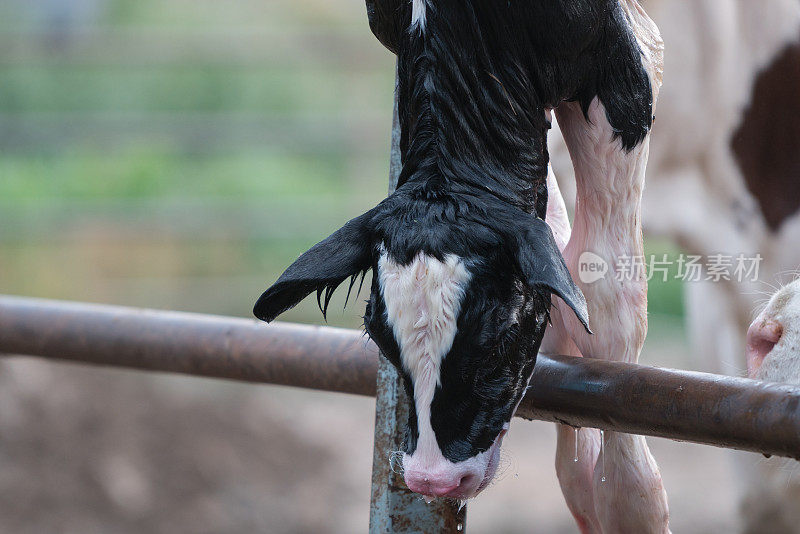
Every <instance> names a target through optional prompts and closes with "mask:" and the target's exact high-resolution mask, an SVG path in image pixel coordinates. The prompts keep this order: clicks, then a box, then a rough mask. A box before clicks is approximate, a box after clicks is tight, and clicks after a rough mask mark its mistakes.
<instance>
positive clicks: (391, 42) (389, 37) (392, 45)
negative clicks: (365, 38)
mask: <svg viewBox="0 0 800 534" xmlns="http://www.w3.org/2000/svg"><path fill="white" fill-rule="evenodd" d="M405 1H406V2H408V3H409V4H410V3H411V2H410V0H405ZM366 3H367V18H368V19H369V27H370V29H371V30H372V33H373V34H375V37H377V38H378V40H379V41H380V42H381V43H383V46H385V47H386V48H388V49H389V50H390V51H392V52H394V53H395V54H397V47H398V45H399V41H400V34H401V33H402V31H403V30H402V29H401V28H402V25H403V16H404V11H403V0H366Z"/></svg>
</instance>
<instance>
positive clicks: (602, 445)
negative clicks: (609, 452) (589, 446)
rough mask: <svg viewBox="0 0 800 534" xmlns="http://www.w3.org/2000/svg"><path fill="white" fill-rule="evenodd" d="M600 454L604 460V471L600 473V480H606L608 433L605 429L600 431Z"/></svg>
mask: <svg viewBox="0 0 800 534" xmlns="http://www.w3.org/2000/svg"><path fill="white" fill-rule="evenodd" d="M600 456H602V461H603V464H602V465H603V471H602V472H601V473H600V482H605V481H606V433H605V431H604V430H601V431H600Z"/></svg>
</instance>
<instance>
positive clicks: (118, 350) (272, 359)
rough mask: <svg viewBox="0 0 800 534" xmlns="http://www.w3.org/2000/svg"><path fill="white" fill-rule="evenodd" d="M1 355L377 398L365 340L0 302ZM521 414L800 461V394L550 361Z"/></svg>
mask: <svg viewBox="0 0 800 534" xmlns="http://www.w3.org/2000/svg"><path fill="white" fill-rule="evenodd" d="M0 353H2V354H6V355H31V356H39V357H44V358H50V359H57V360H71V361H76V362H84V363H90V364H98V365H111V366H119V367H129V368H136V369H145V370H151V371H165V372H173V373H184V374H191V375H198V376H206V377H216V378H227V379H233V380H243V381H248V382H261V383H269V384H282V385H289V386H298V387H305V388H312V389H321V390H327V391H337V392H343V393H355V394H358V395H374V394H375V380H376V375H377V367H378V351H377V349H376V347H375V346H374V345H373V344H372V343H371V342H370V341H368V340H367V339H366V338H365V337H364V336H363V335H362V333H361V332H358V331H355V330H345V329H338V328H330V327H317V326H301V325H291V324H285V323H274V324H272V325H269V326H267V325H264V324H263V323H259V322H256V321H254V320H247V319H235V318H228V317H218V316H209V315H199V314H190V313H177V312H164V311H154V310H138V309H132V308H124V307H115V306H101V305H94V304H81V303H70V302H57V301H49V300H39V299H31V298H20V297H8V296H2V297H0ZM517 415H518V416H519V417H523V418H526V419H540V420H544V421H557V422H561V423H566V424H570V425H574V426H581V427H595V428H603V429H607V430H616V431H619V432H626V433H634V434H644V435H648V436H660V437H666V438H671V439H676V440H681V441H692V442H696V443H704V444H708V445H716V446H720V447H728V448H735V449H741V450H749V451H756V452H762V453H765V454H773V455H779V456H787V457H792V458H795V459H798V458H800V388H798V387H793V386H786V385H777V384H765V383H761V382H758V381H755V380H748V379H743V378H733V377H727V376H718V375H712V374H706V373H696V372H688V371H677V370H669V369H659V368H654V367H647V366H643V365H634V364H626V363H618V362H605V361H601V360H591V359H583V358H571V357H566V356H555V357H547V356H540V357H539V361H538V362H537V364H536V370H535V371H534V374H533V378H532V379H531V386H530V388H529V390H528V393H527V394H526V396H525V399H524V400H523V402H522V404H521V405H520V408H519V410H518V412H517Z"/></svg>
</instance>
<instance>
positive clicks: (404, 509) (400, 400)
mask: <svg viewBox="0 0 800 534" xmlns="http://www.w3.org/2000/svg"><path fill="white" fill-rule="evenodd" d="M401 167H402V165H401V161H400V122H399V120H398V116H397V89H396V88H395V100H394V118H393V120H392V151H391V159H390V164H389V193H391V192H392V191H394V189H395V187H397V178H398V177H399V176H400V169H401ZM377 391H378V395H377V399H376V402H375V448H374V450H373V453H372V502H371V505H370V511H369V531H370V533H371V534H388V533H409V534H410V533H412V532H413V533H425V534H428V533H430V534H433V533H439V532H444V533H449V532H454V533H461V532H465V531H466V525H465V520H466V513H467V510H466V506H465V507H463V508H462V509H461V511H459V510H458V505H457V504H456V503H455V502H451V501H445V500H443V499H437V500H435V501H433V502H431V503H430V504H426V503H425V501H424V500H422V498H421V497H420V496H419V495H417V494H416V493H413V492H412V491H411V490H409V489H408V488H407V487H406V484H405V482H404V480H403V475H402V474H401V473H400V472H399V470H397V469H395V470H393V469H392V465H391V463H390V456H391V454H392V452H393V451H398V450H401V448H402V446H403V438H404V429H405V424H406V421H407V419H408V401H407V397H406V392H405V388H404V387H403V383H402V379H401V378H400V375H398V373H397V371H396V370H395V369H394V367H393V366H392V365H391V364H390V363H389V362H388V361H386V359H385V358H380V362H379V363H378V381H377Z"/></svg>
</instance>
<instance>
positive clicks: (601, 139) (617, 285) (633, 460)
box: [556, 99, 669, 534]
mask: <svg viewBox="0 0 800 534" xmlns="http://www.w3.org/2000/svg"><path fill="white" fill-rule="evenodd" d="M556 113H557V117H558V122H559V124H560V125H561V129H562V132H563V133H564V139H565V141H566V143H567V146H568V148H569V151H570V155H571V157H572V160H573V165H574V167H575V177H576V185H577V198H576V205H575V225H574V227H573V229H572V233H571V236H570V239H569V242H568V243H567V245H566V247H565V250H564V258H565V260H566V262H567V266H568V267H569V269H570V272H571V273H572V275H573V277H574V279H575V281H576V282H577V283H578V284H579V285H580V287H581V289H582V290H583V292H584V295H585V296H586V301H587V303H588V306H589V320H590V325H591V328H592V330H593V331H594V335H589V334H587V333H586V332H585V331H583V330H582V329H581V328H580V326H581V325H580V324H579V323H578V322H577V321H576V320H575V319H574V318H573V317H572V316H570V315H569V314H568V313H567V309H566V308H565V306H562V303H561V302H559V303H558V304H559V307H560V308H561V313H560V314H559V316H560V319H561V321H562V324H563V327H564V330H565V331H566V332H568V333H569V335H570V337H571V339H572V341H573V342H574V343H575V346H576V347H577V349H578V351H579V352H580V353H581V354H582V355H583V356H586V357H594V358H605V359H612V360H618V361H625V362H631V363H633V362H636V361H637V360H638V358H639V353H640V351H641V348H642V345H643V343H644V339H645V335H646V333H647V280H646V276H645V273H644V269H643V268H642V269H641V272H637V269H634V270H632V271H630V272H623V273H617V272H615V271H616V269H615V267H616V266H618V265H625V264H626V262H627V263H633V264H634V265H635V260H632V258H641V257H642V256H643V254H644V249H643V241H642V229H641V198H642V189H643V186H644V171H645V167H646V164H647V156H648V147H649V137H648V138H647V139H645V140H644V141H643V142H641V143H640V144H638V145H637V146H635V147H633V148H632V149H631V150H630V151H628V150H625V149H624V148H623V147H622V145H621V143H620V140H619V139H617V138H615V137H614V130H613V128H612V127H611V125H610V124H609V123H608V119H607V118H606V112H605V108H604V107H603V104H602V103H601V102H600V101H599V100H598V99H595V100H594V101H593V102H592V103H591V105H590V106H589V109H588V120H587V119H586V117H584V114H583V111H582V110H581V108H580V106H579V105H578V104H575V103H564V104H562V105H560V106H559V107H558V108H557V110H556ZM585 252H592V253H594V254H596V255H597V256H599V257H600V258H602V260H603V261H605V262H606V263H607V264H608V267H609V270H608V272H607V273H606V275H605V276H604V277H603V278H600V279H599V280H591V279H587V282H584V281H582V280H581V275H580V274H581V273H580V271H579V263H580V258H581V255H582V254H584V253H585ZM618 274H621V275H623V276H617V275H618ZM573 435H574V433H573ZM568 436H569V432H566V431H560V432H559V437H560V438H561V439H560V443H559V449H560V454H562V455H563V454H566V453H567V452H568V451H566V450H561V449H567V448H568V441H569V440H568ZM604 441H605V443H604V447H603V449H604V450H603V451H602V452H601V453H600V456H599V458H598V459H597V461H596V462H595V464H594V473H593V479H592V495H593V500H594V506H595V512H596V514H597V519H598V521H599V523H600V526H601V529H602V532H605V533H609V534H610V533H617V532H623V533H624V532H637V533H650V532H652V533H663V532H667V531H668V517H669V514H668V509H667V499H666V493H665V491H664V488H663V485H662V481H661V475H660V473H659V470H658V466H657V465H656V463H655V461H654V460H653V457H652V456H651V455H650V451H649V449H648V448H647V443H646V441H645V440H644V438H643V437H641V436H632V435H627V434H620V433H616V432H605V440H604ZM572 446H573V453H572V454H573V455H574V443H573V444H572ZM579 452H580V450H579ZM591 452H592V451H591V450H589V451H586V454H589V453H591ZM591 461H592V458H584V459H582V460H581V459H579V462H574V463H577V464H578V465H579V466H584V465H588V464H589V463H591ZM565 463H566V464H568V462H565ZM564 468H565V466H563V465H562V469H561V473H560V475H559V478H560V479H562V480H563V479H565V478H567V477H568V475H567V474H565V473H564ZM579 468H580V467H579ZM567 469H568V468H567ZM577 478H578V479H579V480H583V479H582V478H581V477H580V476H579V475H577ZM584 491H585V492H588V491H589V490H588V488H584Z"/></svg>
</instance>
